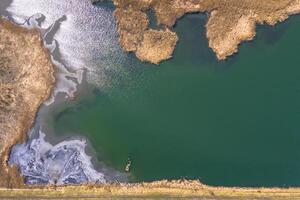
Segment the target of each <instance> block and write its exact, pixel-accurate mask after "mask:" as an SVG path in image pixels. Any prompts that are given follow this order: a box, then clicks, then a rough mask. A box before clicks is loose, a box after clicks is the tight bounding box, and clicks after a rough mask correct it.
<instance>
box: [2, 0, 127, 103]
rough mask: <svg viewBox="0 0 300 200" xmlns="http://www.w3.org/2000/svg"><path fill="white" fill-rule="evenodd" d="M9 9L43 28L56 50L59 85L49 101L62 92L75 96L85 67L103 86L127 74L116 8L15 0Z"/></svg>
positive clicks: (78, 0) (69, 0) (67, 0)
mask: <svg viewBox="0 0 300 200" xmlns="http://www.w3.org/2000/svg"><path fill="white" fill-rule="evenodd" d="M7 11H8V13H9V14H10V15H11V16H10V18H12V19H13V20H14V21H15V22H17V23H20V24H24V21H26V23H27V24H24V25H25V26H26V25H29V26H35V27H38V28H40V29H41V30H42V33H43V36H44V40H45V45H46V47H47V48H49V49H50V50H51V52H52V53H51V54H52V60H53V63H54V64H55V65H56V66H57V68H58V71H57V77H56V78H57V85H56V88H55V90H54V94H53V97H52V99H51V100H50V101H48V103H51V102H53V99H54V97H55V95H57V94H58V93H60V92H64V93H67V94H68V96H71V97H72V96H73V93H74V92H75V91H76V89H77V88H76V86H77V84H79V82H81V79H82V74H83V71H85V72H86V75H87V81H88V82H89V83H91V84H94V85H97V86H98V87H100V88H101V87H106V86H109V85H110V83H111V82H112V79H113V81H115V79H117V78H118V77H120V76H126V70H125V69H124V65H126V62H127V61H128V56H127V55H126V54H124V53H123V52H122V50H121V48H120V46H119V43H118V34H117V31H116V24H115V21H114V18H113V9H112V8H108V7H100V6H94V5H92V3H91V1H90V0H63V1H62V0H13V1H12V3H11V5H10V6H9V7H8V8H7ZM38 18H40V21H35V19H38ZM37 25H38V26H37ZM49 35H50V36H49ZM51 48H52V49H51ZM57 57H58V59H57ZM70 77H71V79H70ZM74 80H75V81H74Z"/></svg>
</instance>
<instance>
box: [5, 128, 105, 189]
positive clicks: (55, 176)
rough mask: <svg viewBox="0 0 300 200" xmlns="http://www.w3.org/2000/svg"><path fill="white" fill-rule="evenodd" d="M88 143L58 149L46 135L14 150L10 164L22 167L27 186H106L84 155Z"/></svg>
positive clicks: (74, 142)
mask: <svg viewBox="0 0 300 200" xmlns="http://www.w3.org/2000/svg"><path fill="white" fill-rule="evenodd" d="M85 147H86V141H84V140H70V141H64V142H61V143H59V144H57V145H55V146H53V145H51V144H50V143H48V142H46V141H45V135H44V134H43V133H40V136H39V138H36V139H32V140H30V141H28V142H27V143H23V144H19V145H16V146H14V147H13V149H12V151H11V155H10V159H9V164H11V165H12V164H16V165H17V166H18V167H20V170H21V173H22V175H23V176H24V177H25V181H26V183H27V184H79V183H87V182H89V183H106V182H107V179H106V177H105V175H104V173H101V172H97V171H96V170H94V168H93V165H92V163H91V158H90V157H89V156H88V155H86V153H85Z"/></svg>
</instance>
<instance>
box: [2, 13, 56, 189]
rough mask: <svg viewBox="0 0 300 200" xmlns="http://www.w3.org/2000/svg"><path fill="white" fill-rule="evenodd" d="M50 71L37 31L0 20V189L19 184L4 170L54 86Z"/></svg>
mask: <svg viewBox="0 0 300 200" xmlns="http://www.w3.org/2000/svg"><path fill="white" fill-rule="evenodd" d="M53 73H54V68H53V65H52V63H51V59H50V56H49V53H48V51H47V50H46V49H45V48H44V46H43V41H42V39H41V38H40V35H39V32H38V31H37V30H28V29H25V28H21V27H18V26H16V25H14V24H12V23H11V22H8V21H6V20H4V19H1V18H0V176H1V181H0V186H2V187H12V186H15V187H16V186H19V185H22V184H23V181H22V177H20V175H19V173H18V171H17V169H16V168H10V167H8V164H7V160H8V156H9V152H10V149H11V147H12V145H14V144H15V143H17V142H19V141H23V140H24V139H26V136H27V132H28V131H29V130H30V128H31V126H32V125H33V123H34V118H35V115H36V113H37V110H38V108H39V106H40V105H41V104H42V103H43V102H44V101H45V100H46V99H47V98H48V96H49V95H50V93H51V90H52V86H53V85H54V75H53Z"/></svg>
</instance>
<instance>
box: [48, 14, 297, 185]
mask: <svg viewBox="0 0 300 200" xmlns="http://www.w3.org/2000/svg"><path fill="white" fill-rule="evenodd" d="M205 22H206V17H204V16H203V15H188V16H186V17H184V18H183V19H182V20H180V21H179V23H178V24H177V25H176V28H175V30H176V32H177V33H178V34H179V37H180V43H179V44H178V47H177V49H176V51H175V55H174V59H171V60H169V61H167V62H164V63H162V64H161V65H159V66H154V65H150V64H145V63H141V62H139V61H137V60H136V59H135V58H134V56H133V55H132V62H131V63H129V64H127V65H126V66H124V69H126V70H127V71H128V75H127V77H126V78H124V79H122V80H120V81H118V83H117V84H114V85H112V86H111V87H110V88H109V89H107V90H105V91H103V90H100V89H97V88H94V87H93V86H91V85H88V86H86V87H87V88H86V90H85V91H86V93H85V96H84V98H78V100H77V101H76V102H74V103H73V104H72V105H71V106H62V107H60V108H57V109H54V110H53V113H52V115H53V116H52V117H53V124H52V125H53V127H54V132H55V134H56V135H55V136H56V137H70V136H84V137H86V138H88V139H89V141H90V143H91V145H92V148H93V149H94V151H95V154H96V155H95V156H96V157H97V159H98V160H100V161H103V162H105V163H106V164H107V165H108V166H110V167H113V168H115V169H118V170H120V171H122V170H124V167H125V165H126V162H127V158H128V157H130V158H131V160H132V170H131V174H130V176H131V181H132V182H139V181H153V180H161V179H180V178H188V179H200V180H201V181H202V182H204V183H206V184H210V185H223V186H290V185H297V186H300V123H299V122H300V64H299V63H300V54H299V45H300V38H299V35H300V26H299V25H298V24H299V23H300V16H295V17H292V18H291V19H290V20H288V21H287V22H285V23H281V24H280V25H278V26H276V27H275V28H272V27H265V26H259V27H258V34H257V37H256V39H255V40H254V41H253V42H250V43H245V44H243V45H242V46H241V47H240V49H239V53H238V55H235V56H233V57H231V58H229V59H228V60H227V61H225V62H217V61H216V58H215V55H214V54H213V52H212V51H211V50H210V49H209V48H208V44H207V39H206V38H205V30H204V24H205ZM88 91H90V92H88Z"/></svg>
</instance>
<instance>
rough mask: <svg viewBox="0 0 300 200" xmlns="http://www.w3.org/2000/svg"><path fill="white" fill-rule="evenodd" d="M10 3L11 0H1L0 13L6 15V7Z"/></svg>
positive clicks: (7, 14)
mask: <svg viewBox="0 0 300 200" xmlns="http://www.w3.org/2000/svg"><path fill="white" fill-rule="evenodd" d="M11 3H12V0H1V1H0V15H1V16H5V17H8V16H9V13H8V12H7V11H6V9H7V8H8V7H9V6H10V4H11Z"/></svg>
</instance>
